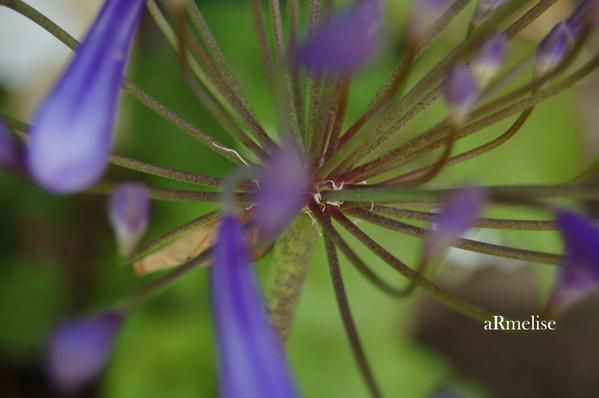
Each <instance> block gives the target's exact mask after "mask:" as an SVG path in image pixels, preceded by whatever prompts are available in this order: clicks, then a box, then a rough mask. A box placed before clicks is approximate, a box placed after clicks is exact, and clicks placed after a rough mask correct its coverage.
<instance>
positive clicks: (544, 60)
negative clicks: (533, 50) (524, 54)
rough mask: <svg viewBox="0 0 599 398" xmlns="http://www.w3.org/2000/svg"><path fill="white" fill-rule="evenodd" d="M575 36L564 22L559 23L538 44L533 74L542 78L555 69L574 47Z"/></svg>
mask: <svg viewBox="0 0 599 398" xmlns="http://www.w3.org/2000/svg"><path fill="white" fill-rule="evenodd" d="M575 41H576V36H575V34H574V32H573V31H572V29H571V28H570V26H569V25H568V24H567V23H566V22H560V23H559V24H557V25H555V26H554V27H553V29H551V31H550V32H549V33H548V34H547V36H545V38H544V39H543V40H542V41H541V43H540V44H539V48H538V50H537V59H536V62H535V74H536V75H537V76H542V75H544V74H546V73H549V72H551V71H552V70H553V69H555V68H556V67H557V66H558V65H559V64H560V62H562V61H563V60H564V58H565V57H566V55H568V52H569V51H570V50H571V49H572V47H573V46H574V43H575Z"/></svg>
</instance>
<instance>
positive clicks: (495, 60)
mask: <svg viewBox="0 0 599 398" xmlns="http://www.w3.org/2000/svg"><path fill="white" fill-rule="evenodd" d="M507 55H508V40H507V37H506V36H505V35H504V34H503V33H498V34H495V35H494V36H493V37H491V39H489V40H488V41H487V42H486V43H485V45H484V46H482V47H481V49H480V50H479V51H478V53H477V54H476V56H475V57H474V59H473V60H472V63H471V68H472V73H474V76H475V77H476V80H478V82H479V84H480V85H481V86H485V85H486V84H487V83H488V82H489V81H490V80H491V79H492V78H493V77H495V75H496V74H497V73H498V72H499V71H500V70H501V68H502V67H503V64H504V63H505V60H506V59H507Z"/></svg>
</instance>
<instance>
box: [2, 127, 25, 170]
mask: <svg viewBox="0 0 599 398" xmlns="http://www.w3.org/2000/svg"><path fill="white" fill-rule="evenodd" d="M0 166H1V167H6V168H8V169H10V170H13V171H21V170H23V147H22V146H21V145H20V144H19V143H18V142H17V140H15V138H14V137H13V136H12V134H11V133H10V131H9V130H8V127H7V126H6V125H5V124H4V122H2V120H0Z"/></svg>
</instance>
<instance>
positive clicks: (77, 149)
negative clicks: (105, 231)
mask: <svg viewBox="0 0 599 398" xmlns="http://www.w3.org/2000/svg"><path fill="white" fill-rule="evenodd" d="M144 5H145V0H127V1H122V0H107V1H106V2H105V4H104V7H103V8H102V11H101V12H100V14H99V16H98V17H97V18H96V21H95V22H94V24H93V26H92V28H91V30H90V32H89V33H88V35H87V37H86V38H85V40H84V41H83V43H82V44H81V47H80V48H79V51H78V53H77V55H76V56H75V59H74V60H73V62H72V63H71V65H70V66H69V68H68V69H67V71H66V72H65V74H64V75H63V77H62V78H61V80H60V81H59V82H58V84H57V85H56V86H55V87H54V89H53V90H52V92H51V93H50V95H49V96H48V97H47V98H46V100H45V101H44V102H43V103H42V105H41V107H40V108H39V110H38V112H37V114H36V116H35V117H34V119H33V128H32V130H31V138H30V141H29V147H28V153H27V163H28V167H29V171H30V173H31V175H32V177H33V178H34V179H35V180H36V181H37V182H38V183H39V184H40V185H41V186H42V187H44V188H45V189H47V190H49V191H51V192H54V193H72V192H77V191H81V190H83V189H85V188H87V187H89V186H90V185H91V184H93V183H94V182H96V181H97V180H98V179H99V178H100V176H101V175H102V173H103V171H104V169H105V167H106V164H107V160H108V156H109V154H110V150H111V146H112V142H113V130H114V124H115V120H116V115H117V109H118V104H119V91H120V84H121V81H122V78H123V73H124V70H125V66H126V62H127V54H128V53H129V49H130V47H131V44H132V41H133V37H134V33H135V31H136V29H137V25H138V23H139V20H140V17H141V14H142V10H143V7H144Z"/></svg>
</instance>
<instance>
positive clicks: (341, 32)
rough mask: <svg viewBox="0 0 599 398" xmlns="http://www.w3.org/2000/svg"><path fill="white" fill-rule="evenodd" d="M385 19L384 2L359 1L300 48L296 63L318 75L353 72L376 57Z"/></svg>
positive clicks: (379, 0) (296, 55) (376, 0)
mask: <svg viewBox="0 0 599 398" xmlns="http://www.w3.org/2000/svg"><path fill="white" fill-rule="evenodd" d="M382 19H383V0H359V1H358V2H357V3H356V5H355V6H354V7H353V8H352V9H350V10H349V11H347V12H346V13H345V14H342V15H340V16H338V17H337V18H333V19H332V20H330V21H329V22H327V23H326V24H325V25H324V26H322V27H321V28H320V29H319V30H317V31H316V32H315V33H314V34H313V35H312V36H311V37H309V38H308V39H307V40H306V41H305V42H304V43H303V44H301V45H300V46H299V48H298V49H297V52H296V54H295V61H296V62H298V63H300V64H302V65H304V66H306V68H308V69H309V70H312V71H317V72H322V71H327V72H336V73H344V72H351V71H353V70H354V69H356V68H359V67H361V66H363V65H364V64H366V63H367V62H368V61H370V60H371V59H372V58H373V56H374V55H375V54H376V52H377V49H378V46H379V42H380V27H381V23H382Z"/></svg>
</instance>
